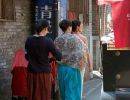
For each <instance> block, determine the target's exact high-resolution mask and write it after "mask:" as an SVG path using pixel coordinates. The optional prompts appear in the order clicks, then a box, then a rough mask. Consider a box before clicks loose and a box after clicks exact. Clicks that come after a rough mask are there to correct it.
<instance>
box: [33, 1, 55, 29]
mask: <svg viewBox="0 0 130 100" xmlns="http://www.w3.org/2000/svg"><path fill="white" fill-rule="evenodd" d="M52 5H53V0H36V3H35V23H37V21H38V20H39V19H47V20H48V22H49V24H50V28H51V25H52V22H51V18H52Z"/></svg>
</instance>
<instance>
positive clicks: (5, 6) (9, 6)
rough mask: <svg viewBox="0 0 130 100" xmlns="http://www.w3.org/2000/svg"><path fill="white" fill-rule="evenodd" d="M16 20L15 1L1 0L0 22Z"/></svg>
mask: <svg viewBox="0 0 130 100" xmlns="http://www.w3.org/2000/svg"><path fill="white" fill-rule="evenodd" d="M14 19H15V11H14V0H0V21H11V20H14Z"/></svg>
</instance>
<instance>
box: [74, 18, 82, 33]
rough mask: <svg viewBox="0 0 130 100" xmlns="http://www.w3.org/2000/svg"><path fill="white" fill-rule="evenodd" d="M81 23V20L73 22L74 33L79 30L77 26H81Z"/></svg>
mask: <svg viewBox="0 0 130 100" xmlns="http://www.w3.org/2000/svg"><path fill="white" fill-rule="evenodd" d="M80 24H81V22H80V21H79V20H74V21H72V31H73V32H75V31H76V29H77V26H80Z"/></svg>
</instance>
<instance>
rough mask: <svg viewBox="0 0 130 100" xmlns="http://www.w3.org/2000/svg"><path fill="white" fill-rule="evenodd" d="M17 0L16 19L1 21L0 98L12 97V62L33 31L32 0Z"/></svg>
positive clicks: (7, 99) (8, 98) (7, 98)
mask: <svg viewBox="0 0 130 100" xmlns="http://www.w3.org/2000/svg"><path fill="white" fill-rule="evenodd" d="M14 1H15V12H16V20H15V21H9V22H8V21H0V100H10V97H11V88H10V85H11V73H10V68H11V62H12V58H13V57H14V54H15V51H16V50H17V49H19V48H24V44H25V40H26V38H27V36H28V35H29V34H30V33H31V25H32V24H31V23H32V21H31V16H32V14H31V0H14Z"/></svg>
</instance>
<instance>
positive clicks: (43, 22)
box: [36, 19, 49, 34]
mask: <svg viewBox="0 0 130 100" xmlns="http://www.w3.org/2000/svg"><path fill="white" fill-rule="evenodd" d="M47 27H49V23H48V21H47V20H45V19H40V20H39V21H38V23H37V24H36V32H37V34H39V33H40V32H41V31H42V30H43V29H44V28H47Z"/></svg>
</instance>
